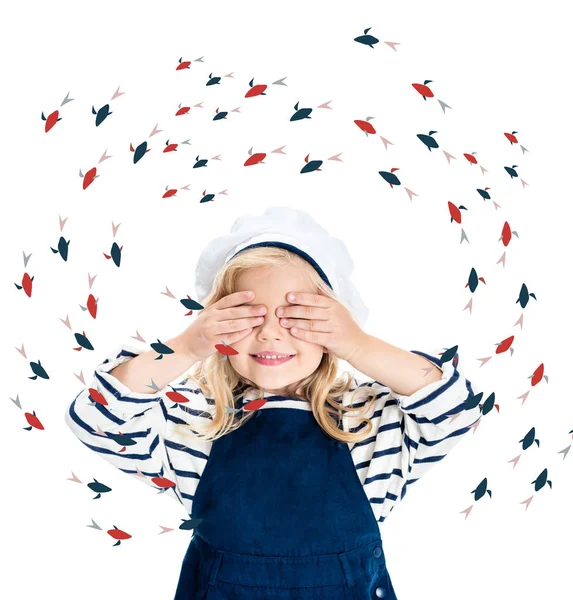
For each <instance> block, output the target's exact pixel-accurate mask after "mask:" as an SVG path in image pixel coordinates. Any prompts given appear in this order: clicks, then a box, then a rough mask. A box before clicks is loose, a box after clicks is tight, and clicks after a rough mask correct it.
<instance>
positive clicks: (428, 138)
mask: <svg viewBox="0 0 573 600" xmlns="http://www.w3.org/2000/svg"><path fill="white" fill-rule="evenodd" d="M434 133H438V132H437V131H430V132H429V133H428V135H426V134H424V133H418V134H417V137H418V139H419V140H420V141H421V142H422V144H424V145H425V146H426V147H427V148H428V150H429V151H430V152H431V151H432V148H439V146H438V142H436V140H435V139H434V138H433V137H432V135H433V134H434Z"/></svg>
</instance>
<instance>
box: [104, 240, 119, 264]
mask: <svg viewBox="0 0 573 600" xmlns="http://www.w3.org/2000/svg"><path fill="white" fill-rule="evenodd" d="M122 250H123V246H122V247H121V248H120V247H119V246H118V245H117V242H114V243H113V244H112V245H111V254H106V253H105V252H104V253H103V255H104V256H105V257H106V258H107V259H108V260H109V259H110V258H111V259H112V260H113V262H114V263H115V266H116V267H119V265H120V264H121V251H122Z"/></svg>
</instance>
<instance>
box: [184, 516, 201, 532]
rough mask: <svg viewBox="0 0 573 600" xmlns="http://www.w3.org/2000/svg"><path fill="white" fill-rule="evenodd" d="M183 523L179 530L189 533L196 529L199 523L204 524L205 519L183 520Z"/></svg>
mask: <svg viewBox="0 0 573 600" xmlns="http://www.w3.org/2000/svg"><path fill="white" fill-rule="evenodd" d="M181 520H182V521H183V523H181V525H179V529H182V530H183V531H189V530H190V529H195V527H197V525H199V523H202V522H203V521H204V519H181Z"/></svg>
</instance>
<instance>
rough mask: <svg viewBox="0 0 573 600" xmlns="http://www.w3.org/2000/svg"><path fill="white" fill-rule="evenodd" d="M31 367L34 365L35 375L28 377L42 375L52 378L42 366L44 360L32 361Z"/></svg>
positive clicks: (42, 376) (35, 377)
mask: <svg viewBox="0 0 573 600" xmlns="http://www.w3.org/2000/svg"><path fill="white" fill-rule="evenodd" d="M30 367H32V372H33V373H34V377H28V379H37V378H38V377H41V378H42V379H50V377H49V375H48V374H47V373H46V371H45V369H44V367H43V366H42V361H40V360H38V362H37V363H35V362H30Z"/></svg>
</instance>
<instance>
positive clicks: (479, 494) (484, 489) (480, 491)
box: [471, 477, 492, 500]
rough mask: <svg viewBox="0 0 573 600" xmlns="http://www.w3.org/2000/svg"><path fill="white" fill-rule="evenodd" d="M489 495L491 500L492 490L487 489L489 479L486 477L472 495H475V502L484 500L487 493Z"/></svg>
mask: <svg viewBox="0 0 573 600" xmlns="http://www.w3.org/2000/svg"><path fill="white" fill-rule="evenodd" d="M486 492H487V493H488V494H489V497H490V498H491V496H492V494H491V490H488V489H487V477H484V478H483V479H482V481H481V483H480V484H479V485H478V486H477V487H476V489H475V490H472V491H471V493H472V494H474V500H479V499H480V498H482V497H483V496H484V495H485V493H486Z"/></svg>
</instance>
